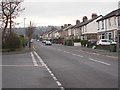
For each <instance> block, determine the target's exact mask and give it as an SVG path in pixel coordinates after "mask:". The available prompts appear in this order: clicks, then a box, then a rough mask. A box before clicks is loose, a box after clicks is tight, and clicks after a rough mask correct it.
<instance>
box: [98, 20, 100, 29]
mask: <svg viewBox="0 0 120 90" xmlns="http://www.w3.org/2000/svg"><path fill="white" fill-rule="evenodd" d="M99 24H100V23H99V22H98V30H99V29H100V25H99Z"/></svg>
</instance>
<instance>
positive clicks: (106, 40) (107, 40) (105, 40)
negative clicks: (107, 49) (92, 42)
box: [102, 40, 111, 42]
mask: <svg viewBox="0 0 120 90" xmlns="http://www.w3.org/2000/svg"><path fill="white" fill-rule="evenodd" d="M102 42H111V41H110V40H102Z"/></svg>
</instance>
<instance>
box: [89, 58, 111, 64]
mask: <svg viewBox="0 0 120 90" xmlns="http://www.w3.org/2000/svg"><path fill="white" fill-rule="evenodd" d="M89 60H91V61H94V62H98V63H102V64H105V65H110V64H109V63H106V62H103V61H99V60H95V59H92V58H89Z"/></svg>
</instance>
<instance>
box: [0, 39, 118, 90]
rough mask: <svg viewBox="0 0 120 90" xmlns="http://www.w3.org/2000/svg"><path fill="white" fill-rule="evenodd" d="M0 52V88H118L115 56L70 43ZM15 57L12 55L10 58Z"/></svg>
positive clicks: (35, 43)
mask: <svg viewBox="0 0 120 90" xmlns="http://www.w3.org/2000/svg"><path fill="white" fill-rule="evenodd" d="M33 46H34V50H35V51H32V52H27V53H23V54H16V55H3V65H2V68H3V88H21V87H22V88H23V87H24V88H60V89H63V90H64V88H118V60H117V59H115V58H110V57H105V56H101V55H95V54H89V53H86V52H81V51H79V49H76V48H74V47H69V46H62V45H52V46H46V45H44V44H43V43H41V42H37V41H34V43H33ZM13 58H14V59H13Z"/></svg>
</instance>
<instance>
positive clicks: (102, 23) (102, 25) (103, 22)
mask: <svg viewBox="0 0 120 90" xmlns="http://www.w3.org/2000/svg"><path fill="white" fill-rule="evenodd" d="M102 29H104V21H102Z"/></svg>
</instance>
